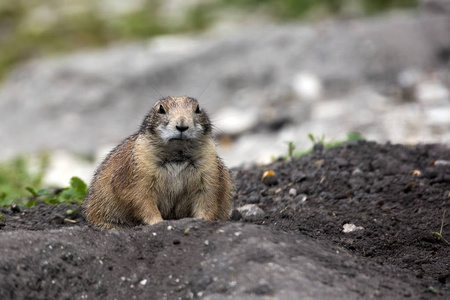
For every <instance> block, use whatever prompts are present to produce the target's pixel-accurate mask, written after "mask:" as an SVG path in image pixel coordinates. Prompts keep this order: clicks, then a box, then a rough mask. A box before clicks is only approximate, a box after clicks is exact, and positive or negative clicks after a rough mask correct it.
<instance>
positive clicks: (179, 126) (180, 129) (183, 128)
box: [175, 125, 189, 132]
mask: <svg viewBox="0 0 450 300" xmlns="http://www.w3.org/2000/svg"><path fill="white" fill-rule="evenodd" d="M175 128H176V129H177V130H178V131H179V132H183V131H186V130H188V129H189V126H186V125H176V126H175Z"/></svg>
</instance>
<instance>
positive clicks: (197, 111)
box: [195, 105, 200, 114]
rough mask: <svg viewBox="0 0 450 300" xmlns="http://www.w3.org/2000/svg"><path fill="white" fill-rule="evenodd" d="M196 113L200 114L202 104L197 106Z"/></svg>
mask: <svg viewBox="0 0 450 300" xmlns="http://www.w3.org/2000/svg"><path fill="white" fill-rule="evenodd" d="M195 113H196V114H199V113H200V105H197V108H196V109H195Z"/></svg>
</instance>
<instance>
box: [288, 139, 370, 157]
mask: <svg viewBox="0 0 450 300" xmlns="http://www.w3.org/2000/svg"><path fill="white" fill-rule="evenodd" d="M308 138H309V139H310V141H311V142H312V144H313V146H312V147H311V148H310V149H309V150H306V151H298V152H294V150H295V148H296V147H295V143H294V142H292V141H290V142H286V144H287V146H288V150H287V154H286V155H285V157H284V160H291V159H292V158H294V157H300V156H303V155H306V154H310V153H311V152H312V151H313V147H314V145H316V144H322V145H323V147H324V149H329V148H333V147H336V146H339V145H341V144H343V143H345V142H349V141H358V140H364V137H363V136H362V135H361V134H360V133H359V132H349V133H347V138H346V139H345V140H342V141H331V142H327V143H326V142H325V135H322V136H315V135H313V134H312V133H309V134H308Z"/></svg>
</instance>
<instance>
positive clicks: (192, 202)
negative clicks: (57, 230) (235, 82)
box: [84, 97, 232, 228]
mask: <svg viewBox="0 0 450 300" xmlns="http://www.w3.org/2000/svg"><path fill="white" fill-rule="evenodd" d="M177 126H179V127H185V128H186V127H187V129H184V130H183V133H180V130H179V129H177ZM183 135H184V136H183ZM182 136H183V137H184V138H183V137H182ZM179 138H181V140H180V139H179ZM231 190H232V183H231V177H230V174H229V172H228V170H227V168H226V167H225V165H224V164H223V162H222V161H221V159H220V158H219V157H218V156H217V152H216V148H215V145H214V142H213V140H212V137H211V124H210V121H209V119H208V116H207V115H206V113H205V112H204V111H203V110H201V109H200V108H199V107H198V102H197V101H196V100H194V99H192V98H189V97H168V98H165V99H162V100H160V101H158V102H157V103H156V104H155V106H154V107H153V108H152V110H151V112H150V113H149V114H148V115H147V117H146V118H145V120H144V122H143V123H142V126H141V128H140V130H139V131H138V132H137V133H135V134H133V135H131V136H130V137H129V138H127V139H126V140H125V141H123V142H122V143H121V144H120V145H119V146H117V147H116V148H115V149H113V150H112V151H111V153H110V154H109V155H108V157H107V158H106V159H105V160H104V161H103V163H102V164H101V165H100V167H99V168H98V170H97V172H96V173H95V175H94V179H93V181H92V183H91V186H90V188H89V193H88V195H87V196H86V199H85V202H84V210H85V214H86V218H87V220H88V221H89V222H90V223H92V224H94V225H97V226H100V227H104V228H123V227H131V226H134V225H138V224H155V223H158V222H160V221H161V220H163V219H180V218H185V217H193V218H203V219H205V220H226V219H228V218H229V215H230V211H231V201H232V200H231V198H232V196H231Z"/></svg>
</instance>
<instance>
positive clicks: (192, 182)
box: [157, 162, 201, 197]
mask: <svg viewBox="0 0 450 300" xmlns="http://www.w3.org/2000/svg"><path fill="white" fill-rule="evenodd" d="M157 177H159V178H158V180H157V181H158V182H159V184H158V185H159V186H158V187H157V189H158V190H159V191H160V192H162V193H163V194H166V193H167V194H169V195H170V196H172V197H177V196H179V195H182V194H184V193H187V192H192V191H194V190H197V189H198V188H199V187H200V185H201V173H200V171H199V170H198V169H196V168H195V167H194V166H193V165H192V163H191V162H170V163H165V164H164V165H163V166H161V168H160V170H159V172H158V174H157Z"/></svg>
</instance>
